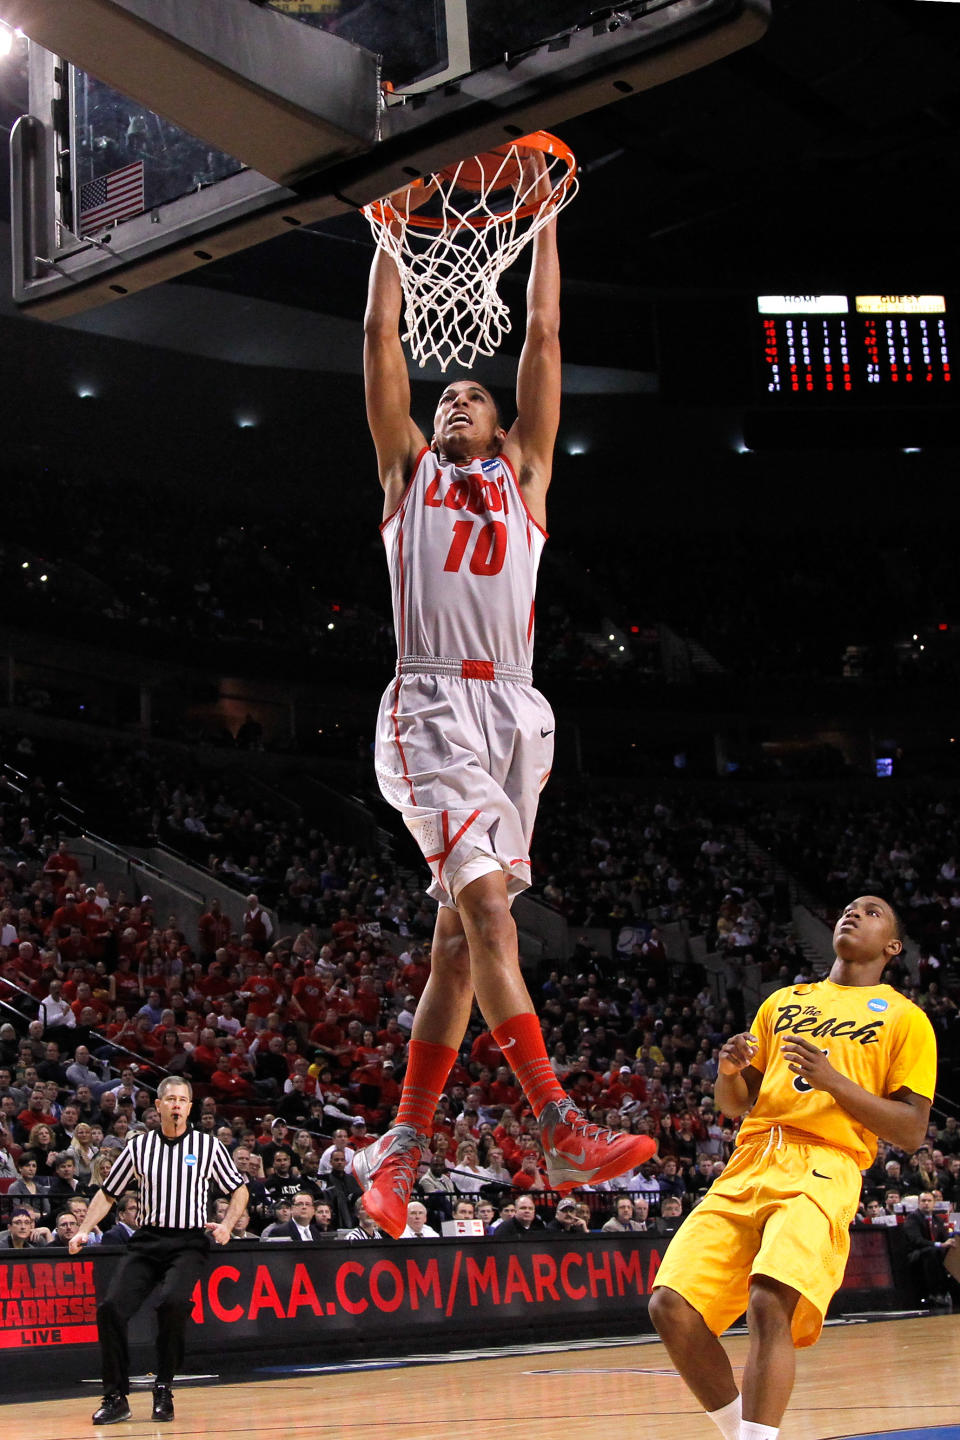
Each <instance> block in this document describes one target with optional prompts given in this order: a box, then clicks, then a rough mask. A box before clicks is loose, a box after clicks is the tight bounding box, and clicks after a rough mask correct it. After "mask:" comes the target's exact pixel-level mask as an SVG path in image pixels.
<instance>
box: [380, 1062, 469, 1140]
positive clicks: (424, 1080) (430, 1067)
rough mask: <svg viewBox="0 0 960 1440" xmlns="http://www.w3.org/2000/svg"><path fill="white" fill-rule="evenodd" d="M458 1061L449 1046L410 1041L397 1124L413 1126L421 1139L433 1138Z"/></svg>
mask: <svg viewBox="0 0 960 1440" xmlns="http://www.w3.org/2000/svg"><path fill="white" fill-rule="evenodd" d="M456 1058H457V1052H456V1050H452V1049H451V1048H450V1046H449V1045H434V1044H432V1042H431V1041H429V1040H411V1041H410V1046H409V1049H408V1050H407V1072H406V1074H405V1075H404V1077H403V1094H402V1095H401V1096H400V1104H399V1106H398V1107H397V1118H396V1121H395V1122H394V1123H395V1124H397V1125H412V1126H413V1128H414V1129H415V1130H416V1132H417V1134H418V1135H427V1136H430V1135H432V1134H433V1117H434V1115H435V1114H436V1113H437V1105H438V1104H439V1102H440V1096H441V1095H442V1094H443V1087H444V1085H446V1083H447V1076H448V1075H449V1074H450V1071H451V1070H452V1069H453V1062H454V1060H456Z"/></svg>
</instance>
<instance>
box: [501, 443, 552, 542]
mask: <svg viewBox="0 0 960 1440" xmlns="http://www.w3.org/2000/svg"><path fill="white" fill-rule="evenodd" d="M499 458H500V459H501V460H502V461H503V463H504V465H505V466H506V467H507V471H508V473H509V474H510V477H511V479H512V480H513V483H514V485H516V487H517V494H518V495H519V497H520V504H521V505H522V506H523V508H524V510H526V512H527V519H528V520H529V521H530V524H531V525H536V527H537V529H538V530H539V531H540V534H541V535H542V536H543V538H544V540H549V539H550V536H549V534H548V533H547V531H546V530H544V528H543V526H542V525H541V524H540V522H539V520H535V519H534V518H533V516H532V515H531V513H530V506H529V505H528V504H527V502H526V500H525V499H524V494H523V491H522V490H521V489H520V481H519V480H518V479H517V472H516V470H514V468H513V466H512V465H511V463H510V461H509V460H508V459H507V457H506V455H504V453H503V451H501V452H500V456H499Z"/></svg>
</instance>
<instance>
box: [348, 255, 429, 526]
mask: <svg viewBox="0 0 960 1440" xmlns="http://www.w3.org/2000/svg"><path fill="white" fill-rule="evenodd" d="M402 308H403V292H402V290H401V288H400V276H399V275H398V273H397V267H396V265H395V264H394V262H393V260H392V259H391V257H390V256H389V255H388V254H387V253H386V251H385V250H383V249H382V248H379V247H378V249H377V252H376V254H375V255H374V257H373V264H372V265H371V267H370V283H369V288H368V292H367V309H366V313H365V315H364V317H363V380H364V388H365V391H366V399H367V423H368V424H369V426H370V433H371V435H372V436H373V443H374V446H375V447H376V451H377V468H378V470H379V474H380V484H381V485H382V486H383V491H384V515H385V516H386V515H390V514H392V513H393V511H394V510H395V509H396V507H397V505H398V504H399V503H400V499H401V497H402V495H403V491H404V487H405V486H406V484H407V481H408V480H409V478H410V474H411V471H412V469H413V462H414V460H415V459H416V457H417V454H418V452H419V451H420V450H421V449H422V448H423V445H424V444H425V441H424V438H423V435H422V434H421V432H420V430H419V429H418V428H417V426H416V425H415V424H414V422H413V420H412V419H411V417H410V380H409V377H408V375H407V362H406V359H405V357H404V353H403V346H402V345H401V343H400V313H401V310H402Z"/></svg>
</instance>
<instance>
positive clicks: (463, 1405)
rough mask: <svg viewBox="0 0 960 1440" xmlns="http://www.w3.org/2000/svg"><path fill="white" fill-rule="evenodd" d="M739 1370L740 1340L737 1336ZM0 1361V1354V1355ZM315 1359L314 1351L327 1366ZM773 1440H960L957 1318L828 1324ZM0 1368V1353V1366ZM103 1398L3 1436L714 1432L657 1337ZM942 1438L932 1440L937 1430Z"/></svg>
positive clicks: (2, 1416)
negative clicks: (167, 1405)
mask: <svg viewBox="0 0 960 1440" xmlns="http://www.w3.org/2000/svg"><path fill="white" fill-rule="evenodd" d="M726 1344H727V1345H728V1347H729V1352H730V1356H731V1359H732V1361H733V1364H734V1367H735V1368H737V1367H739V1366H741V1365H742V1363H743V1360H744V1358H745V1355H746V1345H747V1341H746V1338H745V1337H743V1336H732V1337H730V1338H729V1339H728V1340H727V1341H726ZM7 1358H8V1357H7ZM323 1362H324V1357H323V1356H319V1355H318V1357H317V1363H318V1364H322V1363H323ZM798 1362H799V1363H798V1367H797V1386H796V1389H795V1391H794V1397H793V1403H792V1405H791V1408H790V1410H789V1411H788V1413H787V1418H786V1421H785V1424H784V1426H783V1429H782V1431H781V1436H782V1440H828V1437H835V1436H836V1437H840V1436H859V1435H874V1434H880V1435H883V1434H884V1433H889V1432H897V1431H903V1430H914V1431H918V1430H927V1429H929V1430H930V1432H931V1437H930V1440H946V1435H947V1434H951V1432H952V1434H951V1440H953V1437H954V1436H956V1437H960V1315H946V1316H926V1317H919V1318H912V1319H901V1320H888V1321H883V1322H879V1323H863V1324H856V1325H844V1326H835V1327H831V1328H829V1329H827V1330H825V1331H824V1334H823V1337H822V1339H821V1340H820V1343H819V1344H818V1345H817V1346H816V1348H815V1349H813V1350H806V1351H802V1352H801V1353H800V1355H799V1357H798ZM4 1363H6V1359H5V1362H4ZM98 1400H99V1395H98V1393H97V1392H96V1390H94V1389H93V1388H92V1387H83V1390H82V1392H81V1393H79V1394H78V1395H77V1397H76V1398H70V1399H65V1400H49V1401H37V1402H35V1403H29V1404H7V1405H2V1406H0V1440H78V1437H81V1436H84V1437H87V1436H95V1435H101V1436H105V1435H113V1436H116V1437H117V1440H134V1437H142V1436H151V1437H158V1436H168V1437H170V1440H175V1437H184V1440H186V1437H204V1440H228V1437H230V1440H300V1437H303V1440H307V1437H310V1440H313V1437H317V1440H327V1437H329V1440H424V1437H428V1436H429V1437H433V1436H437V1437H443V1440H447V1437H452V1436H455V1437H456V1440H470V1437H474V1436H475V1437H477V1440H559V1437H560V1436H561V1435H562V1436H564V1437H565V1440H716V1437H717V1435H718V1432H717V1431H716V1430H715V1428H714V1427H713V1426H712V1425H711V1424H710V1422H709V1421H708V1420H707V1419H706V1418H705V1417H704V1415H703V1412H702V1411H700V1410H699V1409H698V1407H697V1406H696V1404H695V1402H694V1401H693V1400H692V1398H691V1397H690V1395H689V1394H688V1393H687V1391H686V1389H685V1387H684V1386H683V1384H682V1383H681V1381H680V1379H679V1378H678V1376H677V1375H676V1373H675V1372H674V1371H673V1370H672V1369H671V1367H670V1364H669V1361H668V1359H667V1356H666V1353H665V1351H664V1350H663V1347H662V1346H661V1345H660V1344H659V1343H646V1344H640V1345H618V1346H611V1345H603V1346H600V1347H597V1348H589V1349H576V1350H570V1349H558V1350H553V1351H540V1352H538V1353H535V1354H529V1353H528V1354H524V1355H509V1356H503V1355H500V1356H495V1357H488V1358H483V1359H475V1360H462V1361H459V1360H458V1361H453V1362H450V1363H444V1364H436V1363H434V1364H425V1365H418V1366H416V1367H413V1366H401V1367H399V1368H394V1369H375V1370H369V1369H368V1370H364V1369H353V1370H347V1371H341V1372H338V1373H333V1374H331V1373H326V1374H303V1373H296V1374H292V1375H289V1376H285V1377H284V1378H282V1379H276V1380H266V1381H258V1382H256V1383H250V1384H216V1385H212V1384H208V1385H198V1384H193V1385H185V1386H183V1387H181V1388H180V1389H178V1390H177V1392H176V1419H175V1420H174V1422H173V1423H172V1424H168V1425H154V1424H152V1423H151V1421H150V1419H149V1414H150V1396H149V1392H148V1391H140V1392H139V1393H135V1394H134V1395H133V1396H132V1397H131V1408H132V1409H133V1413H134V1418H133V1419H132V1420H129V1421H126V1422H124V1423H122V1424H119V1425H112V1426H110V1427H109V1428H104V1429H98V1428H95V1427H94V1426H93V1425H91V1423H90V1416H91V1414H92V1412H93V1410H94V1408H95V1407H96V1404H97V1403H98ZM938 1430H939V1432H940V1434H939V1436H938V1434H937V1432H938Z"/></svg>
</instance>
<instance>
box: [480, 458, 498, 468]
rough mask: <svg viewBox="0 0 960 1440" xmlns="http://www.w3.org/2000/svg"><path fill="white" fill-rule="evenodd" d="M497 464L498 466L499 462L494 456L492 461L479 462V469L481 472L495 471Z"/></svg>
mask: <svg viewBox="0 0 960 1440" xmlns="http://www.w3.org/2000/svg"><path fill="white" fill-rule="evenodd" d="M499 464H500V461H499V460H498V459H497V457H496V456H494V457H493V459H492V460H481V461H480V469H481V470H496V468H497V466H498V465H499Z"/></svg>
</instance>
